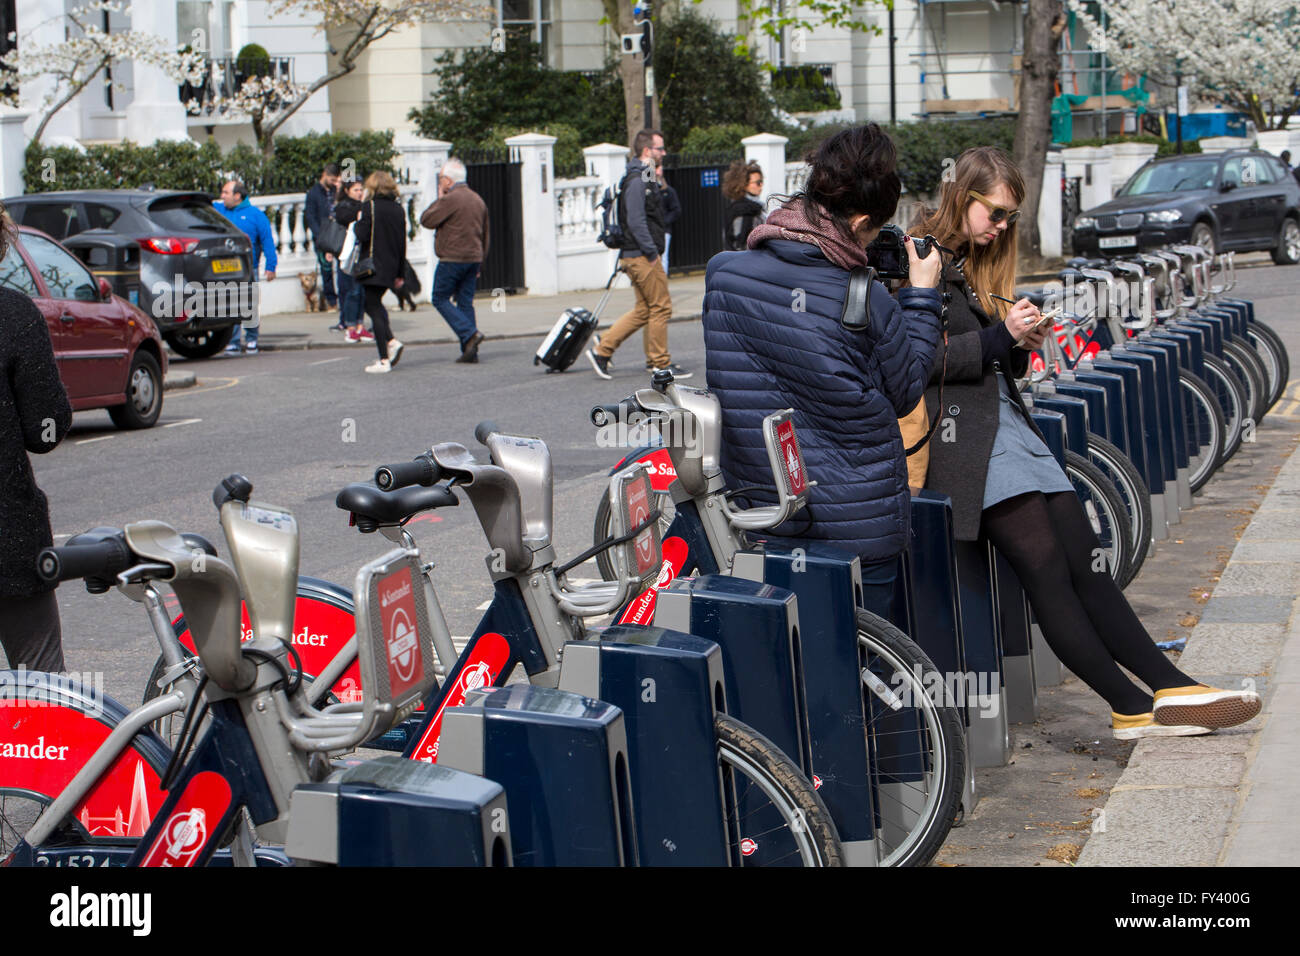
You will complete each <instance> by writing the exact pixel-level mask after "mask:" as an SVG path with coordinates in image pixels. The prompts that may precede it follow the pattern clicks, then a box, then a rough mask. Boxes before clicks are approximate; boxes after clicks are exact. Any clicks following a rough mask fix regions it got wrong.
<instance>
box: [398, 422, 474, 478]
mask: <svg viewBox="0 0 1300 956" xmlns="http://www.w3.org/2000/svg"><path fill="white" fill-rule="evenodd" d="M480 427H481V426H480ZM441 479H442V469H441V468H439V467H438V465H437V463H436V462H435V461H434V460H433V458H432V457H430V456H429V455H420V456H419V457H418V458H416V459H415V460H414V461H404V462H400V463H398V464H396V465H381V466H380V467H379V468H376V469H375V484H376V485H377V486H378V488H379V490H380V491H395V490H396V489H398V488H405V487H407V486H408V485H436V484H437V483H438V482H439V481H440V480H441Z"/></svg>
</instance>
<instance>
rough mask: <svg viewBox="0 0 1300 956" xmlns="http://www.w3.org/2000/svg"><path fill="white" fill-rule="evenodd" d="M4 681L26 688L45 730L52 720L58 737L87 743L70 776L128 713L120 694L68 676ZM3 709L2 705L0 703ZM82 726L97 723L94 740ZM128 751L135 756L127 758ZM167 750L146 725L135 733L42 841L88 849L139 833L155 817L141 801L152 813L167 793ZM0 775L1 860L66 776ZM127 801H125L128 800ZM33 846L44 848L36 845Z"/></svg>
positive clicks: (116, 844)
mask: <svg viewBox="0 0 1300 956" xmlns="http://www.w3.org/2000/svg"><path fill="white" fill-rule="evenodd" d="M33 676H34V672H28V673H27V675H26V679H27V681H29V682H30V680H31V679H32V677H33ZM0 686H3V687H5V688H6V689H9V690H12V689H13V688H16V687H21V688H22V690H23V691H24V695H23V705H24V706H25V707H26V708H30V710H28V713H36V712H37V708H39V713H40V715H41V718H42V720H43V721H45V722H46V724H45V726H46V727H47V728H49V729H47V730H46V732H47V733H48V732H50V730H51V729H54V728H55V727H57V728H62V729H63V731H64V732H63V733H60V732H59V730H55V732H56V733H59V736H58V737H57V739H59V740H60V741H62V742H65V743H66V742H68V741H71V740H85V741H86V742H85V743H84V744H83V745H82V746H83V747H84V748H85V752H79V753H77V754H76V755H75V757H74V758H73V760H74V763H72V764H69V766H68V767H67V768H62V767H61V768H60V769H66V770H67V771H68V781H70V780H71V775H72V774H73V773H75V772H76V770H79V769H80V768H81V766H83V765H84V762H85V759H88V758H89V754H90V753H93V752H94V750H93V748H94V747H97V746H99V744H100V743H102V741H103V739H106V738H107V736H108V734H109V733H110V732H111V730H112V728H113V727H114V726H116V723H117V721H119V720H121V719H122V717H124V716H125V715H126V710H125V709H124V708H122V706H121V705H120V704H118V703H116V702H115V701H112V700H111V699H109V698H99V699H97V698H96V697H95V696H94V695H93V694H89V693H86V692H84V691H82V690H81V689H80V687H79V686H74V685H71V684H68V685H60V686H58V687H56V688H49V687H42V686H39V685H32V684H30V683H20V682H19V681H18V680H16V679H7V680H6V681H5V682H3V684H0ZM3 699H9V698H8V697H5V698H3ZM0 710H3V708H2V707H0ZM96 725H98V727H96ZM83 727H84V728H93V729H95V734H94V737H93V740H94V742H93V743H91V742H90V739H89V738H83V737H82V736H81V730H80V728H83ZM131 755H133V756H134V757H135V758H137V759H135V760H131V759H129V756H131ZM169 756H170V752H169V751H168V750H167V748H166V747H165V746H163V742H162V741H161V740H159V739H158V738H157V737H155V736H154V735H153V734H151V733H150V732H149V731H147V730H146V731H143V732H141V733H139V734H137V735H136V736H135V738H133V739H132V741H131V743H130V744H129V746H127V747H126V748H124V749H123V751H122V753H121V754H120V755H119V757H118V758H117V760H115V761H114V763H113V764H112V766H111V767H110V768H109V769H108V770H107V771H106V772H105V773H104V774H103V776H101V777H100V779H99V780H98V781H97V782H96V783H95V785H94V786H93V787H92V788H91V789H90V790H89V791H88V792H87V794H86V797H85V799H84V800H83V801H82V804H81V810H82V813H81V815H79V816H72V815H69V816H68V817H67V818H65V819H64V820H63V821H62V822H61V823H60V824H59V826H58V827H57V828H56V829H55V830H54V831H53V832H52V833H51V835H50V837H49V838H48V840H47V841H46V842H45V843H44V844H42V845H43V846H49V847H53V846H78V847H80V846H85V847H87V848H88V850H89V849H93V848H94V847H95V846H97V845H99V846H104V847H120V846H122V845H123V844H124V842H126V843H129V842H130V841H131V840H133V839H138V835H139V834H141V833H143V832H144V831H145V829H147V827H148V824H149V822H150V818H149V816H146V817H145V818H144V819H136V815H137V812H138V811H139V810H140V809H143V810H144V811H145V812H146V814H152V813H154V812H156V811H157V809H158V808H160V807H161V805H162V802H163V800H164V799H165V798H166V794H165V793H164V792H163V791H162V790H161V789H159V788H158V782H159V779H160V778H161V776H162V772H163V770H164V769H165V767H166V765H167V760H168V758H169ZM23 763H24V764H34V763H43V762H42V761H23ZM137 768H138V769H137ZM3 777H4V779H3V781H0V863H3V861H4V860H5V859H7V858H8V857H9V855H10V854H11V853H12V852H13V850H14V848H15V847H16V846H17V845H18V843H19V842H20V840H22V839H25V838H26V835H27V833H28V831H29V830H30V829H31V827H32V825H33V824H35V823H36V820H37V818H38V817H39V816H40V815H41V813H42V812H43V811H44V809H45V807H47V806H48V805H49V804H50V803H52V802H53V801H54V799H55V797H57V796H58V794H59V793H60V792H61V791H62V788H63V786H66V782H67V781H65V782H64V784H62V785H60V786H59V787H58V788H54V787H48V786H46V785H44V784H42V783H40V782H38V781H34V780H20V781H15V778H14V777H11V776H9V775H8V774H7V773H5V774H4V775H3ZM123 803H126V804H127V805H126V806H123ZM110 805H111V806H110ZM110 810H114V811H116V812H110ZM88 827H90V828H92V829H94V830H104V829H109V830H113V829H116V830H122V829H123V828H125V830H126V831H127V832H125V833H112V832H109V833H97V832H92V829H88ZM132 834H134V835H132ZM35 849H37V850H39V847H37V848H35Z"/></svg>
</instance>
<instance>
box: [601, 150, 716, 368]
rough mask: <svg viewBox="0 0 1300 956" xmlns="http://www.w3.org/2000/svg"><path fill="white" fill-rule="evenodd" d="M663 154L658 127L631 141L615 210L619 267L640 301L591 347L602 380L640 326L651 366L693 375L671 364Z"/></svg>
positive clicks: (670, 308)
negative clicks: (659, 168) (660, 172)
mask: <svg viewBox="0 0 1300 956" xmlns="http://www.w3.org/2000/svg"><path fill="white" fill-rule="evenodd" d="M664 153H665V149H664V137H663V134H662V133H660V132H659V130H657V129H643V130H641V131H640V132H639V133H637V134H636V137H635V139H633V141H632V156H633V158H632V159H629V160H628V162H627V171H626V172H625V173H624V174H623V179H622V181H621V182H620V183H619V187H618V195H617V197H616V200H615V208H616V210H617V214H618V220H617V221H618V225H619V227H621V232H622V236H621V240H619V242H618V245H617V248H619V250H620V251H619V267H620V268H621V269H622V270H623V271H624V272H626V273H627V276H628V278H629V279H631V280H632V288H633V289H634V290H635V291H636V305H635V306H633V308H632V310H631V311H630V312H628V313H626V314H625V315H623V316H622V317H621V318H620V319H619V320H618V321H617V322H615V323H614V325H613V327H612V328H610V330H609V331H608V332H606V333H605V334H604V335H602V336H601V337H600V342H599V344H598V345H596V346H595V348H591V349H588V350H587V359H588V361H590V362H591V365H592V368H594V369H595V370H596V374H597V375H599V376H600V377H601V378H606V379H607V378H611V377H612V376H611V375H610V373H609V367H610V358H611V357H612V356H613V355H614V350H615V349H617V348H618V347H619V346H620V345H621V344H622V343H623V341H624V340H625V339H627V338H628V337H629V336H631V335H632V333H633V332H635V331H636V330H637V329H640V328H644V329H645V355H646V360H647V362H648V363H649V365H650V366H651V367H652V368H655V369H661V368H666V369H671V370H672V372H673V376H674V377H675V378H678V379H683V378H690V377H691V373H690V372H688V371H687V370H686V369H684V368H682V367H681V366H680V365H675V364H673V361H672V357H671V356H670V355H669V354H668V320H669V319H670V318H672V314H673V301H672V297H671V296H670V295H669V294H668V273H667V272H665V271H664V263H663V252H664V236H665V234H666V232H667V226H666V223H665V217H664V203H663V193H662V191H661V189H660V187H659V182H658V180H657V179H656V177H655V165H656V163H658V162H659V161H660V160H661V159H662V158H663V155H664Z"/></svg>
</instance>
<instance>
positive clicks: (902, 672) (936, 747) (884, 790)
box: [857, 609, 966, 867]
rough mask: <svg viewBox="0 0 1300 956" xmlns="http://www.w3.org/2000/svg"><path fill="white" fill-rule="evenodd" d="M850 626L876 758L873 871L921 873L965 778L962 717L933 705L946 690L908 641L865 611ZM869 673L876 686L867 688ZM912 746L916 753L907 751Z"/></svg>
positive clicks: (949, 821)
mask: <svg viewBox="0 0 1300 956" xmlns="http://www.w3.org/2000/svg"><path fill="white" fill-rule="evenodd" d="M857 623H858V646H859V648H860V655H861V658H862V667H863V674H864V676H863V691H862V692H863V704H864V706H863V712H864V714H865V715H866V717H867V733H868V734H869V735H870V736H871V737H872V738H873V747H872V753H874V754H876V755H877V760H876V777H877V781H878V785H877V796H878V803H879V804H880V805H881V807H880V817H881V826H880V827H878V829H877V840H878V842H879V843H880V848H881V861H880V865H881V866H895V867H915V866H925V865H926V864H927V863H929V862H930V860H931V859H933V858H934V855H935V854H936V853H938V852H939V848H940V847H941V846H943V842H944V840H946V839H947V838H948V832H949V831H950V830H951V829H952V826H953V822H954V821H955V820H956V818H957V815H958V813H959V812H960V807H961V797H962V787H963V785H964V783H965V778H966V747H965V734H964V725H963V722H962V717H961V711H960V710H959V709H958V708H957V707H956V706H955V703H954V702H953V701H951V700H949V699H947V698H946V697H945V698H943V699H942V700H936V699H935V693H936V690H946V688H947V684H946V683H945V682H944V680H943V677H942V675H940V674H939V671H938V668H936V667H935V666H934V664H933V662H932V661H931V660H930V658H929V657H928V656H927V655H926V653H925V651H923V650H922V649H921V648H920V646H919V645H917V644H916V642H915V641H913V640H912V639H911V638H910V637H908V636H907V635H906V634H904V633H903V632H902V631H900V630H899V629H898V628H896V627H894V625H893V624H891V623H889V622H888V621H886V620H885V619H883V618H881V617H878V616H876V615H875V614H872V613H871V612H870V611H864V610H861V609H859V610H858V620H857ZM868 671H869V672H870V673H871V674H872V675H873V676H874V677H875V678H876V680H877V681H879V682H880V684H879V685H873V684H872V683H869V682H868V681H867V679H866V676H865V674H866V672H868ZM881 685H883V687H885V688H887V689H888V690H890V691H892V692H893V694H894V695H895V696H896V697H897V698H898V699H899V701H901V703H902V708H901V709H900V710H895V709H893V708H892V707H891V706H890V702H889V701H888V699H887V696H886V695H885V694H884V693H883V692H882V691H881V690H880V686H881ZM886 738H890V739H889V740H886ZM913 740H915V741H916V742H917V749H916V750H915V751H912V750H908V749H907V747H908V742H909V741H913ZM882 754H888V757H887V758H885V757H882Z"/></svg>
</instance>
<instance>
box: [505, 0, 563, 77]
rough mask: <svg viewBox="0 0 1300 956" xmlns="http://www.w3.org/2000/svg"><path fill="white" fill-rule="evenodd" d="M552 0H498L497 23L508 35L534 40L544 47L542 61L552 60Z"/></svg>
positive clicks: (548, 61)
mask: <svg viewBox="0 0 1300 956" xmlns="http://www.w3.org/2000/svg"><path fill="white" fill-rule="evenodd" d="M551 2H552V0H497V25H498V26H499V27H501V28H502V29H504V30H505V33H506V36H507V37H508V38H510V37H522V38H524V39H528V40H532V41H533V42H534V43H536V44H537V45H538V46H540V47H541V48H542V62H543V63H547V64H549V63H550V62H551ZM507 42H509V40H507Z"/></svg>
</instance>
